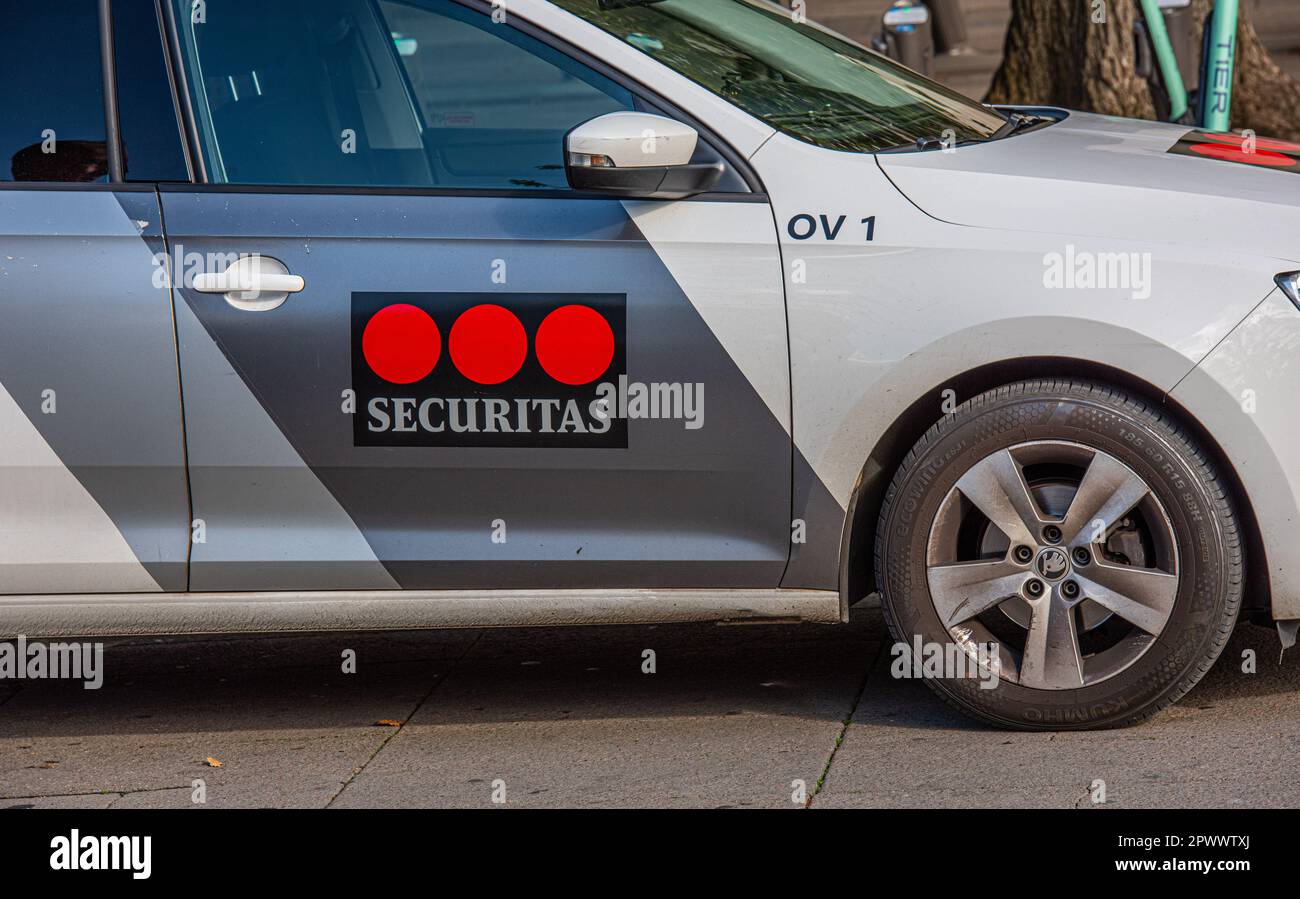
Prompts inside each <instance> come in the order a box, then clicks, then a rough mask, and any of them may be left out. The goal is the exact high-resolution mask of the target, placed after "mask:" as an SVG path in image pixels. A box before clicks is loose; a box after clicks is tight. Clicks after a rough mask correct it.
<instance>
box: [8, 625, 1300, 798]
mask: <svg viewBox="0 0 1300 899" xmlns="http://www.w3.org/2000/svg"><path fill="white" fill-rule="evenodd" d="M887 643H888V641H887V638H886V633H885V629H884V626H883V623H882V620H881V616H880V613H879V612H878V611H876V610H874V609H871V610H863V611H861V612H859V613H857V614H855V621H854V623H853V624H851V625H849V626H846V627H841V628H835V627H817V626H794V627H791V626H771V625H767V626H760V625H746V626H737V627H712V626H681V627H648V628H625V627H619V628H586V629H564V630H537V631H518V630H500V631H435V632H424V633H407V634H367V635H346V634H343V635H307V636H298V637H264V638H248V637H241V638H229V639H206V640H193V639H185V640H180V639H170V640H165V641H134V642H126V643H119V644H117V645H113V646H110V647H109V648H108V650H107V653H106V679H105V684H104V687H103V689H101V690H99V691H87V690H83V689H82V688H81V686H80V684H70V683H66V682H49V681H41V682H35V681H28V682H22V683H21V684H17V685H16V684H13V683H10V684H9V685H7V686H3V687H0V808H18V807H33V806H35V807H50V806H71V807H118V808H122V807H195V806H196V804H195V803H194V802H193V801H192V798H193V794H194V791H195V781H202V782H203V785H204V788H205V789H206V800H207V801H206V803H205V804H204V806H203V807H213V808H219V807H232V806H243V807H248V806H253V807H261V806H274V807H326V806H331V807H355V806H366V807H374V806H380V807H395V806H435V807H447V806H450V807H471V808H478V807H492V806H493V805H494V803H493V801H492V800H493V793H494V790H495V791H496V792H497V796H498V798H499V797H500V792H501V790H500V788H501V787H502V786H504V793H505V800H506V801H505V805H506V806H507V807H516V806H518V807H533V806H551V807H571V806H591V807H610V806H616V807H628V806H641V807H661V806H689V807H718V806H745V807H770V808H798V807H800V806H799V804H798V803H796V802H794V801H792V794H793V793H794V791H795V789H796V787H795V785H794V782H795V781H802V782H803V783H804V784H806V785H807V793H808V795H809V796H810V797H811V799H812V801H811V805H812V807H814V808H817V807H839V806H859V807H867V806H975V807H981V808H986V807H992V806H1054V807H1058V806H1067V807H1068V806H1088V807H1090V806H1092V805H1093V803H1092V802H1091V800H1090V798H1089V792H1088V791H1089V787H1090V785H1091V784H1092V783H1093V782H1094V781H1095V780H1097V779H1101V780H1104V781H1105V782H1106V792H1107V804H1108V805H1116V806H1148V805H1150V806H1160V805H1173V806H1180V805H1193V806H1202V805H1203V806H1229V807H1231V806H1255V805H1261V806H1263V805H1296V804H1300V783H1298V782H1297V780H1296V778H1295V776H1294V770H1295V758H1296V757H1297V754H1298V753H1300V692H1297V689H1298V688H1300V653H1292V654H1291V655H1290V656H1289V657H1288V658H1286V659H1285V661H1284V662H1283V663H1282V664H1281V665H1279V664H1278V662H1277V658H1278V642H1277V638H1276V636H1275V635H1274V634H1273V633H1271V632H1270V631H1268V630H1266V629H1262V628H1254V627H1242V628H1240V629H1239V632H1238V634H1237V636H1236V638H1235V639H1234V642H1233V643H1232V645H1231V646H1230V647H1229V649H1228V651H1227V653H1226V654H1225V656H1224V657H1223V659H1221V660H1220V663H1219V665H1218V666H1217V667H1216V669H1215V670H1214V671H1213V672H1211V674H1210V676H1209V678H1208V679H1207V681H1206V682H1205V683H1203V684H1202V685H1201V686H1199V687H1198V688H1197V689H1196V690H1194V691H1193V692H1192V693H1191V694H1190V695H1189V696H1187V697H1186V698H1184V700H1183V701H1182V703H1181V704H1180V705H1178V706H1175V707H1174V708H1173V709H1172V710H1169V711H1166V712H1165V713H1163V714H1162V715H1160V716H1158V717H1157V718H1156V719H1155V721H1153V722H1151V723H1149V724H1146V725H1143V726H1140V727H1137V728H1133V729H1130V730H1123V731H1109V732H1103V733H1092V734H1086V733H1085V734H1015V733H1006V732H1002V731H996V730H991V729H988V728H985V727H983V726H980V725H977V724H973V723H971V722H969V721H967V720H966V719H964V718H963V717H962V716H960V715H959V714H957V713H956V712H953V711H952V710H950V709H949V708H948V707H947V706H945V705H944V704H943V703H942V702H940V701H939V700H938V699H936V698H935V697H934V696H933V695H932V694H931V693H930V692H929V690H928V689H927V688H926V687H925V686H924V685H923V684H920V683H916V682H907V681H894V680H893V679H891V678H890V676H889V673H888V661H889V658H888V653H887V652H885V651H884V647H885V646H886V645H887ZM1247 648H1253V649H1255V650H1256V652H1257V654H1258V666H1259V672H1260V673H1258V674H1254V675H1245V674H1242V673H1241V671H1240V659H1241V655H1242V652H1243V650H1245V649H1247ZM345 649H352V650H355V651H356V654H357V662H358V669H357V673H356V674H344V673H342V671H341V670H340V667H341V663H342V659H341V654H342V653H343V651H344V650H345ZM647 649H649V650H653V651H654V654H655V655H654V660H655V666H656V673H654V674H644V673H642V666H643V654H644V652H645V650H647ZM384 720H391V721H395V722H400V723H401V726H400V727H394V726H387V725H381V724H378V722H381V721H384ZM846 720H848V721H849V723H848V724H846V723H845V722H846ZM209 757H211V758H213V759H216V760H217V761H219V762H220V763H221V767H219V768H218V767H210V766H209V764H208V762H207V761H206V760H207V759H208V758H209ZM823 778H824V783H823V785H822V787H821V790H820V792H817V790H818V783H819V781H823Z"/></svg>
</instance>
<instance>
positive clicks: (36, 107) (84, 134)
mask: <svg viewBox="0 0 1300 899" xmlns="http://www.w3.org/2000/svg"><path fill="white" fill-rule="evenodd" d="M3 33H4V40H5V49H4V53H3V54H0V84H3V85H4V86H5V96H4V113H3V114H0V181H81V182H95V181H98V182H106V181H107V180H108V145H107V142H106V141H105V137H104V135H105V132H106V130H107V129H106V127H105V124H104V82H103V71H102V68H101V64H100V55H99V11H98V6H97V4H96V3H95V2H94V0H64V2H61V3H21V4H13V8H11V9H6V10H5V13H4V31H3Z"/></svg>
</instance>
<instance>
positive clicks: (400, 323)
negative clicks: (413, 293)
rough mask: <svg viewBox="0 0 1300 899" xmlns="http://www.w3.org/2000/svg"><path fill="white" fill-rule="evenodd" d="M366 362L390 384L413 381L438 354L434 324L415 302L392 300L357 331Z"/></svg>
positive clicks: (430, 367)
mask: <svg viewBox="0 0 1300 899" xmlns="http://www.w3.org/2000/svg"><path fill="white" fill-rule="evenodd" d="M361 352H362V353H363V354H364V355H365V357H366V364H368V365H369V366H370V370H371V371H373V372H374V373H375V374H377V375H379V377H381V378H383V379H384V380H385V381H388V382H389V383H392V384H414V383H415V382H416V381H419V380H421V379H422V378H424V377H426V376H427V375H428V374H429V372H431V371H433V367H434V366H435V365H437V364H438V358H439V357H440V356H441V355H442V335H441V334H440V333H439V332H438V325H437V324H436V323H435V322H434V320H433V319H432V318H431V317H430V316H429V313H427V312H425V311H424V310H423V309H421V308H419V307H418V306H412V305H410V304H409V303H395V304H394V305H392V306H385V307H384V308H383V309H380V310H379V311H378V312H376V313H375V314H374V315H373V316H372V317H371V319H370V321H369V322H367V323H366V330H365V331H364V332H362V334H361Z"/></svg>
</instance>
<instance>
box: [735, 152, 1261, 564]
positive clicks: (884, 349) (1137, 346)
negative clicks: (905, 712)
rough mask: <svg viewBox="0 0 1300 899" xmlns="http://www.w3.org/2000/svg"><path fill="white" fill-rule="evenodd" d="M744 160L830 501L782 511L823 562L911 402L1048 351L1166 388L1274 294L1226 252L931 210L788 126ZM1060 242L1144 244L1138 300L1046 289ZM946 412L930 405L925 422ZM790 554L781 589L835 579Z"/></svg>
mask: <svg viewBox="0 0 1300 899" xmlns="http://www.w3.org/2000/svg"><path fill="white" fill-rule="evenodd" d="M1054 127H1055V126H1054ZM1047 130H1050V129H1047ZM1032 136H1033V135H1029V136H1028V137H1032ZM1023 139H1027V138H1025V137H1015V138H1010V139H1009V140H1023ZM984 149H986V148H983V147H962V148H960V149H958V150H956V152H955V153H952V154H949V155H951V156H952V157H953V158H955V159H962V158H963V157H965V156H967V155H968V154H969V155H971V156H974V155H976V154H978V153H981V152H983V150H984ZM925 155H935V156H937V155H940V154H938V153H930V154H925ZM751 161H752V162H753V164H754V165H755V167H756V168H757V169H758V172H759V174H760V176H761V177H762V178H763V180H764V183H765V184H766V186H767V189H768V193H769V195H770V196H771V198H772V203H773V208H774V210H775V213H776V217H777V221H778V228H779V229H780V234H781V241H782V252H783V255H784V260H785V265H786V272H787V282H786V302H787V314H788V316H789V321H790V353H791V370H792V389H793V409H794V439H795V446H796V448H797V450H798V452H800V453H801V454H802V455H803V456H804V457H805V458H807V459H808V461H809V463H810V465H811V467H812V469H813V471H814V472H815V473H816V475H817V477H818V479H819V480H820V481H821V482H822V483H823V484H824V485H825V487H826V488H827V489H828V490H829V492H830V495H831V496H832V497H834V499H835V500H836V502H837V504H838V506H839V511H838V512H837V511H836V510H828V511H829V513H830V515H829V517H827V516H826V515H823V516H821V517H820V518H818V517H817V516H814V515H813V513H812V512H810V511H808V510H802V511H801V510H800V509H798V508H796V510H795V517H796V518H798V517H800V516H801V515H808V516H811V517H810V519H809V544H810V545H816V544H819V543H821V542H823V541H825V542H832V541H833V542H834V545H835V546H836V547H837V551H836V553H835V555H834V557H836V558H838V547H839V546H840V545H841V538H842V536H843V525H844V523H845V518H844V516H843V512H844V511H845V510H847V509H848V508H849V505H850V503H851V501H852V498H853V496H854V490H855V487H856V485H858V483H859V480H860V478H862V477H863V476H865V475H868V474H870V473H869V472H867V471H865V470H864V467H865V466H866V465H867V464H868V460H869V458H870V457H871V455H872V452H873V449H874V447H875V446H876V444H877V442H878V441H880V440H881V439H882V438H883V437H884V435H885V434H886V432H887V431H888V429H889V428H890V427H891V426H892V425H893V424H894V422H896V421H897V420H898V419H899V418H900V416H902V415H903V413H904V412H906V411H907V409H908V408H909V407H910V406H911V405H912V404H913V403H914V402H915V401H917V400H918V399H919V398H921V397H925V396H927V395H930V394H932V393H934V392H936V391H942V390H943V389H944V387H945V384H946V383H952V382H954V381H955V380H956V379H957V378H958V377H959V376H960V375H962V374H963V373H965V372H967V371H971V370H974V369H977V368H979V367H981V366H984V365H987V364H990V363H996V362H1001V361H1006V360H1015V359H1018V358H1027V357H1035V356H1049V357H1059V358H1061V359H1063V360H1066V361H1065V362H1064V363H1063V367H1065V368H1068V366H1069V360H1084V361H1089V362H1095V363H1098V364H1101V365H1105V366H1109V367H1112V368H1116V369H1119V370H1122V371H1126V372H1129V373H1131V374H1133V375H1134V376H1136V377H1138V378H1140V379H1141V380H1143V381H1145V382H1146V383H1148V384H1150V385H1151V386H1152V388H1154V389H1155V390H1156V391H1166V390H1169V389H1172V388H1173V386H1174V385H1175V384H1177V383H1178V381H1179V380H1181V379H1182V378H1183V377H1184V376H1185V375H1186V374H1187V373H1188V372H1189V371H1191V369H1192V368H1193V367H1195V366H1196V364H1197V363H1199V362H1200V361H1201V359H1203V358H1204V357H1205V356H1206V355H1207V354H1208V353H1209V352H1210V351H1211V350H1212V349H1213V348H1214V346H1215V345H1216V344H1218V342H1219V341H1220V340H1222V339H1223V338H1224V337H1225V336H1226V335H1227V334H1228V333H1229V332H1231V331H1232V329H1233V328H1234V327H1235V326H1236V325H1237V324H1238V322H1240V321H1241V320H1242V319H1243V318H1245V317H1246V316H1247V315H1248V314H1249V313H1250V311H1251V310H1252V309H1253V308H1254V307H1255V306H1256V305H1258V304H1259V303H1260V302H1261V300H1262V299H1263V298H1264V296H1266V295H1267V294H1268V293H1269V291H1270V290H1271V289H1272V271H1271V269H1272V268H1274V267H1276V265H1277V261H1276V260H1271V259H1269V258H1267V257H1259V256H1256V255H1254V254H1248V253H1245V252H1241V251H1234V250H1232V249H1225V250H1223V251H1221V252H1216V253H1213V254H1210V253H1207V252H1206V250H1205V249H1204V248H1202V247H1198V246H1185V245H1181V244H1178V243H1168V244H1165V243H1154V242H1149V241H1139V240H1135V239H1125V238H1122V237H1119V238H1116V237H1111V238H1098V237H1090V236H1088V235H1084V234H1074V233H1069V232H1052V231H1049V230H1047V229H1046V226H1043V228H1042V230H1024V231H1022V230H1008V229H1004V228H995V227H974V226H967V225H957V224H951V223H947V222H943V221H939V220H936V219H935V218H933V217H932V216H930V215H927V214H926V213H925V212H923V211H922V210H921V209H919V208H918V207H917V206H916V205H914V204H913V203H911V202H910V201H909V200H908V199H907V198H906V197H904V196H902V195H901V194H900V193H899V191H898V190H896V189H895V188H894V186H893V185H892V184H891V182H890V180H889V179H888V178H887V177H886V176H885V174H884V172H883V171H882V170H881V167H879V166H877V165H876V164H875V160H874V159H872V158H871V157H867V156H860V155H854V154H847V153H838V152H834V151H829V150H821V149H818V148H815V147H810V146H808V145H806V144H803V143H800V142H798V141H796V140H794V139H792V138H790V137H787V136H785V135H777V136H775V137H773V138H772V139H771V140H769V141H768V142H767V143H766V144H765V145H764V146H763V148H762V149H761V150H759V152H758V153H756V154H755V155H754V157H753V159H752V160H751ZM950 164H952V163H950ZM812 173H815V174H812ZM1274 177H1278V178H1285V177H1286V176H1280V175H1275V176H1274ZM1051 186H1052V185H1051V184H1046V183H1045V184H1044V185H1042V186H1040V187H1039V188H1038V190H1039V191H1040V192H1042V193H1048V192H1049V191H1050V189H1051ZM952 189H953V190H956V188H955V187H954V188H952ZM1067 189H1068V186H1067ZM799 217H804V218H799ZM823 217H825V218H824V220H823ZM841 217H842V219H843V221H842V223H841ZM868 217H874V220H875V221H874V233H873V234H872V239H871V240H870V241H868V240H866V226H865V225H863V224H862V220H863V219H865V218H868ZM796 219H797V221H796ZM837 224H840V228H839V230H838V231H836V230H835V226H836V225H837ZM827 225H829V226H830V227H829V230H828V228H827ZM830 233H834V234H835V237H834V239H829V238H828V234H830ZM804 235H807V236H806V237H805V236H804ZM800 238H803V239H800ZM1071 248H1074V251H1077V252H1079V253H1092V254H1097V255H1100V254H1139V255H1145V254H1149V259H1150V278H1149V282H1150V283H1149V287H1150V296H1149V297H1146V298H1143V299H1135V298H1134V294H1135V292H1137V293H1143V292H1145V289H1143V290H1135V288H1134V287H1131V286H1130V287H1107V288H1095V289H1083V288H1077V289H1052V288H1049V287H1047V286H1046V285H1045V281H1044V276H1045V272H1046V270H1047V264H1046V262H1047V260H1048V259H1049V257H1051V256H1052V254H1060V255H1062V256H1064V255H1065V254H1067V253H1069V252H1071ZM1171 309H1177V310H1178V312H1177V314H1171V313H1170V310H1171ZM944 411H945V409H944V408H943V407H942V406H940V405H938V404H936V408H935V410H934V417H935V419H936V420H937V419H938V418H939V417H941V416H942V415H943V414H944ZM804 553H805V547H801V546H796V547H795V550H794V555H793V557H792V560H791V566H790V573H789V574H788V575H787V580H786V581H785V584H786V585H787V586H794V585H798V586H809V587H818V586H825V585H827V584H829V583H838V579H837V575H838V571H835V572H832V571H830V570H821V568H822V566H823V565H825V562H824V561H822V562H820V563H819V565H818V566H817V567H818V570H817V571H815V572H814V571H809V570H808V569H807V568H806V567H805V565H804V564H803V562H802V561H801V556H803V555H804ZM796 578H797V579H796Z"/></svg>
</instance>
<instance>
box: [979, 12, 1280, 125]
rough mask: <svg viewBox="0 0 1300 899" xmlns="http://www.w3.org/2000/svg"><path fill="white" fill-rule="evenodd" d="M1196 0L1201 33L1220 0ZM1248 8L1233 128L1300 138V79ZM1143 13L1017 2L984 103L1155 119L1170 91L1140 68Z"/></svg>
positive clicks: (1242, 32)
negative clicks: (1278, 58) (1137, 32)
mask: <svg viewBox="0 0 1300 899" xmlns="http://www.w3.org/2000/svg"><path fill="white" fill-rule="evenodd" d="M1193 3H1194V9H1195V12H1196V17H1197V23H1198V24H1197V27H1196V33H1197V35H1198V36H1199V35H1200V34H1201V32H1202V28H1203V25H1204V23H1205V20H1206V19H1207V18H1208V16H1209V14H1210V11H1211V10H1212V9H1213V6H1214V3H1213V0H1193ZM1248 6H1249V0H1246V2H1243V3H1242V7H1241V19H1240V22H1239V23H1238V28H1239V30H1238V35H1237V66H1236V73H1235V77H1234V79H1233V97H1232V126H1233V127H1234V128H1238V129H1241V128H1251V129H1253V130H1254V131H1255V132H1256V133H1257V134H1258V135H1260V136H1261V137H1280V138H1285V139H1288V140H1300V83H1297V82H1296V81H1295V79H1293V78H1291V77H1290V76H1289V75H1287V74H1286V72H1284V71H1283V70H1282V69H1281V67H1279V66H1278V64H1277V63H1276V62H1274V61H1273V59H1272V57H1270V56H1269V55H1268V50H1267V49H1265V47H1264V44H1263V43H1262V42H1261V41H1260V39H1259V35H1258V34H1257V33H1256V32H1255V28H1254V26H1253V24H1252V23H1251V21H1250V17H1249V16H1248V15H1247V8H1248ZM1102 11H1104V21H1101V22H1098V21H1096V20H1097V19H1098V18H1101V17H1102V16H1101V12H1102ZM1139 14H1140V13H1139V8H1138V3H1137V0H1087V2H1084V0H1012V4H1011V25H1010V27H1009V28H1008V29H1007V38H1006V44H1005V47H1004V51H1003V59H1002V65H1001V67H1000V68H999V69H998V71H997V74H995V75H994V76H993V84H992V86H991V87H990V88H989V93H988V96H987V97H986V98H985V102H987V103H1006V104H1035V103H1041V104H1047V105H1051V106H1065V107H1069V108H1071V109H1082V110H1087V111H1089V112H1099V113H1103V114H1106V115H1120V116H1131V117H1134V118H1147V119H1150V118H1155V117H1156V115H1157V110H1160V111H1161V112H1163V111H1164V110H1165V109H1166V108H1167V101H1166V98H1165V96H1164V91H1163V90H1160V89H1158V88H1154V89H1153V87H1152V86H1151V84H1150V83H1148V82H1147V81H1146V79H1144V78H1141V77H1139V76H1138V74H1137V65H1136V47H1135V37H1134V33H1133V25H1134V22H1135V21H1136V20H1137V18H1138V16H1139ZM1189 87H1190V85H1189Z"/></svg>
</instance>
